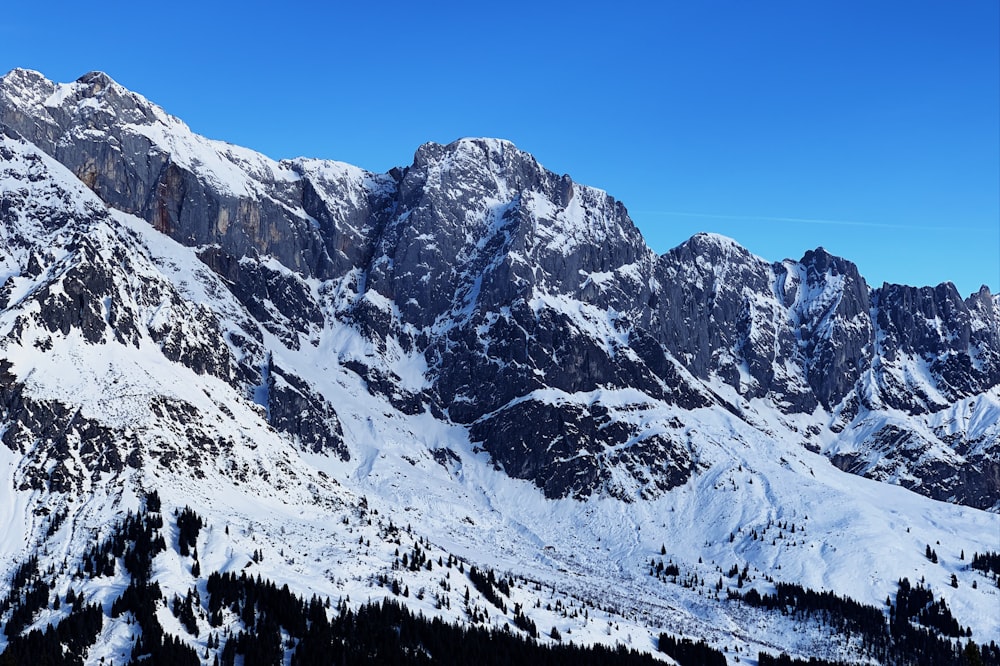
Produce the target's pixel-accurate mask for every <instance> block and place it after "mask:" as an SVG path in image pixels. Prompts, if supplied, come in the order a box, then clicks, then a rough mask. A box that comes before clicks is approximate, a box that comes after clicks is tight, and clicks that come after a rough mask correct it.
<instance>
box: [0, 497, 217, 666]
mask: <svg viewBox="0 0 1000 666" xmlns="http://www.w3.org/2000/svg"><path fill="white" fill-rule="evenodd" d="M146 505H147V507H149V506H155V507H157V508H158V507H159V498H158V497H156V495H155V494H153V495H151V496H148V497H147V498H146ZM162 527H163V519H162V517H161V516H160V515H159V514H158V513H150V512H147V511H141V512H139V513H138V514H132V513H131V512H129V514H128V515H127V516H126V518H125V519H124V520H122V521H120V522H118V523H116V524H115V526H114V527H113V529H112V532H111V535H110V536H109V537H108V538H107V539H106V540H105V541H103V542H101V543H100V544H97V545H95V546H93V547H92V548H90V549H88V550H87V551H86V552H85V553H84V555H83V558H82V565H81V568H80V569H78V570H77V572H76V573H77V576H78V577H81V578H82V577H84V575H85V574H86V575H89V577H95V576H97V577H99V576H112V575H114V574H115V569H116V562H117V561H118V559H119V558H120V559H121V563H122V567H123V569H124V571H123V572H122V573H124V574H127V575H128V578H129V584H128V586H127V587H126V588H125V590H124V591H123V592H122V594H121V596H119V597H118V598H117V599H115V600H114V602H113V603H112V604H111V617H115V618H116V617H121V616H122V615H124V614H126V613H130V614H131V616H132V621H133V622H134V623H135V624H136V625H138V631H137V632H136V639H135V642H134V644H133V646H132V657H131V662H130V663H131V664H138V663H140V662H141V663H142V664H143V665H144V666H160V665H163V666H167V665H170V666H175V665H176V666H187V665H189V664H190V665H191V666H197V665H198V664H200V663H201V662H200V660H199V659H198V655H197V653H196V652H195V650H194V649H193V648H192V647H190V646H189V645H187V644H185V643H184V642H183V641H181V640H180V639H179V638H177V637H175V636H171V635H169V634H165V633H164V631H163V627H162V626H160V623H159V621H158V620H157V619H156V610H157V607H158V604H159V603H160V602H161V600H162V594H161V591H160V587H159V585H157V584H156V583H150V582H149V577H150V573H151V571H152V565H153V558H154V557H156V555H157V554H158V553H160V552H163V551H164V550H166V543H165V541H164V538H163V535H162V533H161V532H160V530H161V529H162ZM52 587H53V584H51V583H46V582H45V581H44V580H43V579H42V577H41V576H40V575H39V572H38V560H37V558H36V557H31V558H29V559H28V560H27V561H26V562H25V563H24V564H22V565H21V566H20V567H18V569H17V570H16V571H15V573H14V578H13V581H12V591H11V594H10V595H8V596H7V597H5V598H4V599H3V600H0V608H2V609H3V610H0V614H2V613H3V612H4V611H6V610H8V609H10V610H11V614H10V616H9V618H8V621H7V623H6V625H5V626H4V631H5V632H6V634H7V636H8V637H9V640H8V643H7V647H6V649H5V650H4V652H3V654H2V655H0V664H4V663H5V662H6V663H13V664H49V663H51V664H82V663H83V655H84V654H85V653H86V650H87V648H88V647H89V646H90V645H92V644H93V642H94V641H95V640H96V638H97V635H98V633H99V632H100V630H101V627H102V626H103V623H104V613H103V611H102V610H101V608H100V607H99V606H97V605H84V599H83V596H82V595H77V594H76V593H75V592H74V591H73V588H70V589H69V590H68V591H67V592H66V600H65V605H66V606H67V607H69V609H70V610H69V613H68V614H67V615H66V616H65V617H63V618H62V619H61V620H60V621H59V622H58V623H57V624H56V626H55V627H52V626H51V625H50V626H48V627H47V628H46V629H45V631H39V630H32V631H30V632H28V633H27V634H24V635H22V633H23V632H24V629H25V628H26V627H27V626H28V625H29V624H31V622H32V621H33V620H34V618H35V616H36V615H37V613H38V611H39V610H41V609H42V608H45V607H47V606H48V598H49V590H50V589H52ZM192 601H193V600H192ZM60 607H61V604H60V602H59V597H58V596H56V597H55V599H54V600H53V602H52V608H53V609H54V610H58V609H59V608H60ZM191 610H192V617H191V620H192V621H193V619H194V618H193V606H192V607H191ZM193 624H194V626H195V628H197V625H196V623H193Z"/></svg>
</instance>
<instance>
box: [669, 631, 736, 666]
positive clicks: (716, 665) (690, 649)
mask: <svg viewBox="0 0 1000 666" xmlns="http://www.w3.org/2000/svg"><path fill="white" fill-rule="evenodd" d="M657 646H658V649H659V650H660V652H662V653H664V654H666V655H667V656H669V657H670V658H671V659H673V660H674V661H676V662H677V663H678V664H680V666H726V663H727V662H726V656H725V655H724V654H722V652H720V651H719V650H716V649H715V648H713V647H712V646H710V645H709V644H708V643H706V642H705V641H698V642H697V643H695V642H694V641H692V640H691V639H690V638H676V637H674V636H671V635H670V634H660V640H659V641H658V643H657Z"/></svg>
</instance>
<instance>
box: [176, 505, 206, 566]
mask: <svg viewBox="0 0 1000 666" xmlns="http://www.w3.org/2000/svg"><path fill="white" fill-rule="evenodd" d="M203 526H204V522H203V521H202V519H201V516H199V515H198V514H197V513H195V512H194V511H193V510H192V509H191V508H190V507H187V506H185V507H184V508H183V509H181V511H180V513H178V514H177V552H179V553H180V554H181V555H183V556H184V557H187V556H188V555H190V554H191V550H192V549H193V548H195V547H196V544H197V543H198V532H200V531H201V528H202V527H203Z"/></svg>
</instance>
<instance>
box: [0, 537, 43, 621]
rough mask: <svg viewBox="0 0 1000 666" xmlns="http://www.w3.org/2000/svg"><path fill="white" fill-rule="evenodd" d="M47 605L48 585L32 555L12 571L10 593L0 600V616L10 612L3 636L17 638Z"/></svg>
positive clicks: (35, 558)
mask: <svg viewBox="0 0 1000 666" xmlns="http://www.w3.org/2000/svg"><path fill="white" fill-rule="evenodd" d="M48 605H49V584H48V583H47V582H45V581H44V580H43V579H42V576H41V574H40V573H39V571H38V558H37V557H35V556H34V555H33V556H31V557H29V558H28V560H27V561H26V562H24V563H23V564H21V565H20V566H19V567H18V568H17V569H16V570H15V571H14V577H13V579H12V581H11V589H10V593H9V594H7V596H5V597H4V598H3V599H0V615H2V614H3V613H5V612H7V611H8V610H10V611H11V613H10V617H9V618H8V620H7V624H6V625H4V634H5V635H7V636H8V637H14V636H17V635H18V634H20V633H21V632H22V631H24V630H25V628H27V626H28V625H29V624H31V622H32V621H33V620H34V618H35V614H36V613H38V611H40V610H41V609H43V608H45V607H47V606H48Z"/></svg>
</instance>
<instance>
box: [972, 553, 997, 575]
mask: <svg viewBox="0 0 1000 666" xmlns="http://www.w3.org/2000/svg"><path fill="white" fill-rule="evenodd" d="M972 568H973V569H978V570H979V571H982V572H983V573H991V574H994V575H996V576H1000V553H994V552H992V551H987V552H985V553H983V554H982V555H980V554H979V553H974V554H973V555H972Z"/></svg>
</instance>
